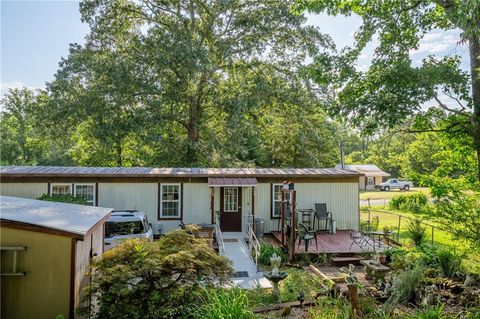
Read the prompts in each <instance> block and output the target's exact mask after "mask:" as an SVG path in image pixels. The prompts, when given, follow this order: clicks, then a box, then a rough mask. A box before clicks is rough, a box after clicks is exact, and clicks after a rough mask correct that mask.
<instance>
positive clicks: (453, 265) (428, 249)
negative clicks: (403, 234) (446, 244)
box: [420, 245, 462, 278]
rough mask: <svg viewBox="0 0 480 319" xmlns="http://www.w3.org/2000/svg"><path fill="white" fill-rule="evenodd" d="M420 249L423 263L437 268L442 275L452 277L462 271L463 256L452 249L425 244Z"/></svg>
mask: <svg viewBox="0 0 480 319" xmlns="http://www.w3.org/2000/svg"><path fill="white" fill-rule="evenodd" d="M420 251H421V259H422V262H423V264H424V265H425V266H428V267H434V268H436V269H437V270H438V271H439V272H440V274H442V276H444V277H449V278H451V277H453V276H454V275H455V274H457V273H458V272H459V271H460V265H461V263H462V258H461V256H459V255H457V254H455V253H454V252H453V251H452V250H450V249H448V248H439V247H436V246H431V245H428V246H427V245H424V246H422V247H420Z"/></svg>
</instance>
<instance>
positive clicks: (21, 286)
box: [0, 185, 111, 319]
mask: <svg viewBox="0 0 480 319" xmlns="http://www.w3.org/2000/svg"><path fill="white" fill-rule="evenodd" d="M2 188H3V185H2ZM110 212H111V209H108V208H100V207H89V206H83V205H73V204H64V203H55V202H48V201H40V200H33V199H26V198H17V197H9V196H0V213H1V218H0V246H1V273H2V274H1V275H2V284H1V294H2V295H1V302H2V303H1V304H2V307H1V318H5V319H9V318H38V319H43V318H45V319H47V318H48V319H52V318H55V317H56V316H57V315H63V316H64V318H70V319H73V318H77V315H75V312H74V311H75V309H76V308H77V307H78V306H79V305H80V304H82V301H83V300H82V296H81V291H82V289H83V288H84V287H85V284H86V283H87V280H86V279H87V277H85V276H84V275H85V273H86V272H87V271H88V266H89V263H90V259H91V258H92V257H93V256H96V255H99V254H101V253H102V252H103V239H104V222H105V220H106V219H107V218H108V217H109V216H110Z"/></svg>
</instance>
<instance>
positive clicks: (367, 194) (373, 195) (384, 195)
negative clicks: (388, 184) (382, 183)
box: [360, 187, 430, 200]
mask: <svg viewBox="0 0 480 319" xmlns="http://www.w3.org/2000/svg"><path fill="white" fill-rule="evenodd" d="M415 192H422V193H425V194H426V195H427V196H430V189H429V188H428V187H413V188H411V189H410V190H409V191H401V190H398V189H395V190H391V191H389V192H382V191H360V199H361V200H366V199H368V198H370V199H391V198H392V197H394V196H398V195H401V194H411V193H415Z"/></svg>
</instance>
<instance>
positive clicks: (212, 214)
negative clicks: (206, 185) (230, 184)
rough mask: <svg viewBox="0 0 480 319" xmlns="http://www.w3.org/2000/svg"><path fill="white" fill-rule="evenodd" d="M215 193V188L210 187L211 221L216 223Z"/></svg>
mask: <svg viewBox="0 0 480 319" xmlns="http://www.w3.org/2000/svg"><path fill="white" fill-rule="evenodd" d="M214 194H215V188H213V187H210V215H211V223H212V224H215V211H214V210H215V208H214V206H215V205H214V203H215V202H214V196H215V195H214Z"/></svg>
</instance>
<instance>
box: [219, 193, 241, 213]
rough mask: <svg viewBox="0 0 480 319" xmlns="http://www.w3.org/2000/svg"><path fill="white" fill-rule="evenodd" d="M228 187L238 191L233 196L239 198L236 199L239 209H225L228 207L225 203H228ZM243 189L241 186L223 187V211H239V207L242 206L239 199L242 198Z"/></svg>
mask: <svg viewBox="0 0 480 319" xmlns="http://www.w3.org/2000/svg"><path fill="white" fill-rule="evenodd" d="M227 188H229V189H234V190H235V191H236V192H237V194H236V195H235V194H234V195H233V196H234V197H235V198H236V199H237V200H236V206H237V209H235V210H233V209H228V210H227V209H225V207H226V206H225V204H227V202H226V201H225V196H226V195H227V193H226V190H227ZM239 189H240V190H239ZM241 191H242V189H241V188H240V187H224V188H223V211H224V212H225V213H236V212H238V211H239V208H240V203H239V199H240V192H241ZM231 204H233V203H231Z"/></svg>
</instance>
